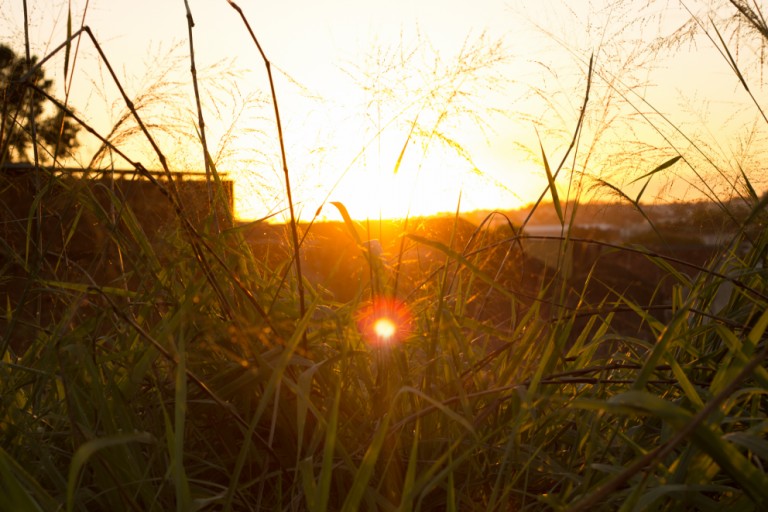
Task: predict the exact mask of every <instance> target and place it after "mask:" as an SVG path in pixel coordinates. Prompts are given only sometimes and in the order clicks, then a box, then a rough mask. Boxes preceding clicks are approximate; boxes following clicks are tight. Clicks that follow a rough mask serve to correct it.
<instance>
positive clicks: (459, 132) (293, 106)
mask: <svg viewBox="0 0 768 512" xmlns="http://www.w3.org/2000/svg"><path fill="white" fill-rule="evenodd" d="M51 3H53V4H54V7H51V6H50V5H51ZM86 3H87V5H88V8H87V10H86V8H85V7H86ZM19 4H20V3H19V2H11V1H9V0H0V12H2V13H3V14H2V15H0V27H1V28H2V30H1V31H0V34H3V36H2V37H0V42H6V43H11V44H12V45H13V46H14V47H16V48H21V46H20V45H21V43H22V41H23V38H22V37H23V26H22V24H21V6H20V5H19ZM28 4H29V6H30V19H31V20H32V22H31V24H30V37H31V40H32V47H33V49H34V51H35V52H36V53H37V54H39V55H43V54H45V53H46V52H47V51H49V49H50V48H52V47H54V46H56V45H57V44H58V43H59V42H61V41H63V39H64V37H65V34H66V20H67V3H66V2H50V1H45V2H43V1H38V2H35V1H30V2H28ZM239 4H240V5H241V7H242V8H243V10H244V11H245V13H246V15H247V16H248V18H249V21H250V22H251V24H252V26H253V28H254V30H255V32H256V35H257V37H258V38H259V41H260V43H261V45H262V47H263V49H264V51H265V52H266V54H267V56H268V58H269V59H270V60H271V62H272V63H273V65H274V69H275V70H276V86H277V89H276V90H277V94H278V101H279V106H280V108H281V114H282V117H283V123H284V135H285V143H286V148H287V160H288V167H289V171H290V173H291V179H292V186H293V190H294V198H295V200H296V202H297V211H298V212H299V213H300V215H301V217H302V219H304V220H309V219H310V218H311V217H312V216H314V214H315V212H316V211H317V210H318V208H320V207H322V210H321V216H322V217H324V218H337V215H336V212H335V210H334V208H333V207H332V206H330V205H328V204H327V203H325V201H340V202H342V203H344V204H345V205H346V206H347V209H348V210H349V211H350V213H351V214H352V216H353V217H356V218H366V217H370V218H378V217H379V215H381V216H384V217H390V216H402V215H406V214H409V213H410V214H411V215H423V214H429V213H435V212H439V211H454V210H455V209H456V208H457V205H458V204H459V200H460V201H461V203H460V207H461V209H462V210H472V209H493V208H499V209H504V208H514V207H517V206H520V205H521V204H522V203H527V202H531V201H533V200H535V199H536V198H537V197H538V196H539V194H541V192H542V191H543V190H544V189H545V188H546V185H547V180H546V175H545V172H544V168H543V164H542V159H541V151H540V148H539V140H540V141H541V143H542V145H543V147H544V149H545V151H546V154H547V157H548V160H549V162H550V164H551V165H552V166H556V165H557V164H558V163H559V162H560V160H561V158H562V155H563V152H564V149H565V147H567V145H568V143H569V142H570V136H571V134H572V131H573V129H574V127H575V124H576V120H577V118H578V114H579V109H580V106H581V102H582V101H583V94H584V89H585V76H586V69H587V67H586V62H587V60H588V59H589V56H590V54H591V53H592V52H595V54H596V57H597V62H598V68H597V69H598V71H599V73H598V74H596V76H595V77H594V80H593V89H592V92H591V94H590V108H589V109H588V116H587V122H586V124H585V130H584V132H583V134H582V137H581V139H580V141H579V146H578V152H576V153H575V160H573V159H571V160H568V162H567V164H566V169H564V171H563V172H562V173H561V174H560V175H559V176H558V181H557V182H558V188H559V190H560V193H561V196H565V195H566V194H567V193H568V192H569V190H570V191H571V193H573V190H574V188H573V186H574V185H575V184H576V183H577V182H578V181H579V178H580V177H581V176H582V173H583V175H584V176H587V177H588V178H594V177H600V178H602V179H604V180H606V181H609V182H610V183H612V184H615V185H619V186H626V187H627V189H626V190H627V191H628V193H629V192H631V193H632V194H634V193H636V192H637V191H638V190H639V188H640V187H641V186H642V183H639V184H634V185H630V184H629V183H630V182H631V180H632V178H634V177H637V176H640V175H642V174H644V173H647V172H649V171H650V170H652V169H653V167H654V166H655V165H658V164H660V163H661V162H663V161H665V160H666V159H668V158H669V157H671V156H674V155H675V154H676V153H675V149H673V146H674V148H676V149H677V150H678V151H681V152H683V153H684V154H686V157H688V154H690V159H691V161H692V162H693V161H696V162H699V161H701V160H702V157H701V155H699V154H698V150H697V148H696V147H692V146H691V144H690V143H689V142H688V141H687V140H686V139H685V138H684V137H681V136H680V134H679V133H678V132H676V130H675V129H674V128H672V127H669V126H665V125H664V123H663V121H662V120H661V119H660V118H659V117H658V116H657V115H655V114H653V113H652V111H651V108H650V107H649V106H648V105H645V104H643V103H642V102H641V101H639V100H638V97H637V96H633V95H634V94H635V93H637V94H639V95H642V96H643V97H645V98H646V99H647V100H648V101H649V102H650V103H651V104H652V105H653V107H655V108H657V109H659V110H661V111H662V112H663V113H664V114H665V115H666V116H667V117H668V119H671V120H673V121H674V123H675V126H677V127H678V128H682V129H683V130H684V131H685V132H686V133H687V134H689V135H690V136H696V137H701V138H703V139H706V140H707V141H708V142H707V144H708V147H707V150H708V151H710V152H712V154H713V155H714V157H712V158H713V160H714V161H715V162H716V163H717V168H714V167H711V166H710V164H707V163H704V164H701V165H702V166H703V167H697V172H698V174H699V175H700V176H699V177H697V176H696V175H695V174H692V173H691V172H690V171H689V170H686V169H685V168H684V166H682V165H681V166H678V168H675V169H670V173H669V174H665V175H664V176H661V175H660V176H656V177H654V178H653V181H652V182H651V186H650V187H649V188H648V189H647V192H646V194H647V195H646V196H645V197H647V198H648V199H651V198H653V197H658V198H660V199H667V200H674V199H679V198H688V197H694V196H696V194H698V193H700V192H701V191H703V192H707V186H710V185H713V183H714V182H712V181H711V180H710V179H709V178H708V177H709V176H710V174H712V173H714V175H715V176H725V177H726V178H728V177H729V175H728V172H731V171H730V170H729V169H733V168H734V165H735V164H737V163H749V162H750V158H752V160H753V161H752V164H755V161H757V160H758V159H756V158H754V153H755V151H756V150H755V148H756V147H760V144H759V142H760V141H761V140H762V139H761V132H762V131H764V129H763V125H762V124H758V125H756V126H757V128H756V130H755V131H752V132H750V130H749V127H750V126H755V125H753V124H750V123H754V121H755V118H756V110H755V109H754V108H753V107H751V106H750V105H749V103H748V101H747V100H748V98H746V97H745V95H744V94H743V90H742V89H740V88H739V87H738V83H737V81H736V80H735V78H734V77H733V74H732V73H731V72H730V71H729V69H728V66H727V64H726V63H725V61H724V60H723V59H722V58H721V57H719V56H718V54H717V53H716V51H715V50H714V48H713V45H712V43H710V42H708V41H707V40H706V39H702V38H700V39H698V44H697V46H696V47H695V48H692V49H691V48H690V47H689V46H685V47H684V48H683V49H682V50H681V51H679V52H678V53H676V54H675V55H674V56H673V55H672V54H671V53H670V52H666V51H665V52H661V53H659V52H655V51H653V50H654V49H653V48H652V43H653V42H654V41H655V40H656V38H657V36H658V35H659V34H668V33H670V32H671V31H672V30H673V29H674V28H676V27H678V26H680V24H682V23H683V21H684V20H685V19H686V17H687V15H686V14H685V12H684V10H683V9H682V7H681V4H680V3H678V2H672V1H664V2H655V3H652V4H651V5H650V6H649V7H644V6H646V4H647V2H639V1H638V2H631V1H630V2H627V1H623V2H617V1H605V2H588V1H586V0H585V1H578V2H573V1H571V2H565V1H550V0H546V1H543V2H536V5H535V8H533V7H532V6H533V3H532V2H524V1H518V2H509V1H500V0H484V1H483V2H466V1H457V0H454V1H445V0H442V1H438V0H421V1H419V2H413V1H412V0H411V1H407V0H393V1H390V2H379V3H371V2H359V1H353V0H331V1H326V2H317V1H309V0H289V1H281V2H276V1H273V0H258V1H246V0H241V1H240V2H239ZM71 5H72V12H73V15H74V17H73V25H74V26H75V27H77V26H79V24H80V23H81V20H82V17H83V14H84V13H85V16H86V23H88V24H89V25H90V26H91V27H92V28H93V30H94V33H95V34H96V36H97V38H98V40H99V42H100V44H101V45H102V46H103V49H104V51H105V53H106V54H107V56H108V58H109V59H110V61H111V63H112V65H113V67H114V68H115V69H116V71H117V72H118V74H119V76H120V79H121V81H122V82H123V85H124V86H125V87H126V89H127V90H128V91H129V94H130V95H132V96H133V97H134V98H136V97H139V98H140V101H138V102H137V104H141V105H144V110H142V115H143V116H146V118H145V121H146V122H148V123H150V124H157V125H162V126H164V127H165V128H166V130H164V131H159V132H158V133H157V137H158V141H160V143H161V146H162V148H163V151H164V152H165V153H166V156H168V157H169V159H170V161H171V162H172V165H173V167H174V168H176V169H199V168H202V164H201V162H202V160H201V158H202V157H201V155H202V150H201V148H200V144H199V143H196V142H195V138H196V135H195V128H194V122H195V121H196V118H197V114H196V111H195V105H194V97H193V96H192V86H191V83H190V81H189V67H190V66H189V60H188V55H189V41H188V32H187V25H186V18H185V9H184V2H182V1H176V2H170V1H153V2H149V1H146V0H137V1H133V2H114V1H113V0H90V1H89V2H86V0H73V1H72V2H71ZM189 6H190V9H191V12H192V15H193V17H194V20H195V22H196V26H195V29H194V32H193V35H194V38H195V51H196V57H197V66H198V69H199V72H200V75H201V87H202V91H203V104H204V108H205V116H206V124H207V130H206V135H207V136H208V141H209V148H210V151H211V153H212V154H213V155H214V156H215V157H216V158H217V162H218V167H219V169H221V170H225V171H229V172H230V173H231V174H232V176H234V177H235V178H236V180H237V187H236V196H237V205H236V208H237V212H238V214H239V215H241V216H243V217H248V218H254V217H260V216H264V215H268V214H270V213H274V212H279V211H282V210H283V209H284V208H285V201H284V198H285V193H284V182H283V177H282V171H281V163H280V159H279V151H278V149H277V144H276V134H275V123H274V116H273V113H272V110H271V106H270V105H269V104H268V99H269V97H268V94H267V93H268V89H267V84H266V81H265V77H266V74H265V72H264V67H263V65H262V62H261V60H260V57H259V55H258V52H257V51H256V49H255V47H254V45H253V44H252V43H251V42H250V40H249V38H248V35H247V33H246V31H245V29H244V27H243V25H242V23H241V22H240V20H239V18H238V17H237V14H236V13H235V11H234V10H233V9H232V8H231V7H230V6H229V5H228V4H227V2H226V1H225V0H221V1H213V0H190V1H189ZM691 6H692V9H693V10H694V11H696V9H697V8H698V9H701V8H700V7H698V6H697V4H695V3H692V4H691ZM696 12H699V11H696ZM628 20H629V21H628ZM497 43H498V44H499V45H500V46H499V47H498V48H496V49H495V50H494V49H493V48H494V45H495V44H497ZM748 49H749V48H748V47H747V46H746V45H744V46H743V47H742V48H741V51H742V54H743V55H744V54H746V55H748V54H749V52H748ZM742 58H744V57H742ZM744 62H745V64H746V63H749V62H750V61H748V60H746V59H745V58H744ZM462 65H463V67H462ZM48 69H49V73H50V74H51V75H54V76H56V78H57V86H58V89H57V94H58V95H60V96H62V97H63V96H64V91H63V83H64V80H63V77H62V76H61V75H62V70H63V61H62V60H61V59H58V60H53V61H52V62H51V64H50V66H49V68H48ZM617 77H618V78H617ZM754 78H755V79H756V80H757V79H759V76H757V75H755V77H754ZM757 81H758V83H757V84H754V86H755V87H757V89H756V90H757V91H758V92H759V87H758V86H759V80H757ZM153 84H154V85H153ZM148 93H150V94H148ZM624 95H627V96H626V98H628V99H631V101H632V102H633V103H632V104H631V105H630V104H628V103H627V101H626V99H624V98H622V96H624ZM70 103H71V104H72V105H73V106H74V107H75V108H76V109H77V110H78V112H81V113H82V114H83V115H84V117H86V118H87V119H88V121H89V123H91V124H92V125H93V126H94V127H95V128H97V129H98V130H99V131H100V132H101V133H104V134H107V133H109V132H110V130H111V128H112V126H113V125H114V124H115V123H116V121H117V119H119V117H120V115H121V111H122V110H124V105H123V104H122V103H121V102H120V100H119V98H118V97H117V94H116V90H115V88H114V86H113V85H112V84H111V83H110V82H109V80H108V77H107V76H106V72H105V70H104V66H103V63H101V62H100V59H99V58H98V57H97V56H96V54H95V52H94V51H93V48H92V47H91V46H90V43H85V42H84V43H83V45H82V48H81V52H80V54H79V60H78V63H77V67H76V68H75V74H74V80H73V86H72V92H71V94H70ZM638 112H640V113H642V114H645V115H646V119H645V120H643V116H641V115H639V113H638ZM649 121H651V122H653V123H654V124H655V126H656V128H651V127H650V126H649ZM750 134H752V136H753V138H752V139H750V138H749V137H750ZM724 135H727V137H726V136H724ZM81 140H83V143H84V150H83V156H82V160H83V161H84V162H87V161H88V160H89V159H90V157H91V155H92V153H93V152H94V150H95V149H94V148H95V145H94V144H93V142H92V141H88V140H86V137H81ZM121 147H125V148H127V149H128V151H129V152H130V153H131V155H132V156H133V157H134V158H136V159H138V160H141V161H142V162H146V163H148V164H149V165H147V166H148V167H150V166H152V165H156V163H153V158H154V157H153V155H152V153H151V152H150V151H148V150H147V148H146V144H143V143H142V142H141V140H140V139H139V138H138V137H135V136H132V137H127V136H126V137H125V138H124V139H123V140H122V141H121ZM697 147H698V148H702V147H704V146H703V143H702V144H700V145H698V146H697ZM404 148H405V149H404ZM651 148H656V149H653V150H652V149H651ZM401 154H402V158H401ZM398 161H399V165H398ZM118 165H119V164H118ZM697 165H698V164H697ZM708 166H709V167H708ZM396 168H397V172H395V169H396ZM571 169H573V170H575V171H576V172H575V173H570V172H569V171H570V170H571ZM755 172H756V173H757V176H756V177H755V180H756V181H759V180H760V179H761V176H762V175H763V174H764V172H763V171H762V169H758V170H756V171H755ZM675 173H677V174H679V175H680V176H677V175H676V174H675ZM727 181H728V180H727V179H725V182H727ZM588 183H592V182H591V181H590V182H588ZM713 186H715V185H713ZM720 186H721V187H724V188H722V189H720V188H717V189H714V191H715V192H716V193H725V192H726V191H727V184H722V185H720ZM569 187H570V188H569ZM697 190H698V191H699V192H697ZM710 193H712V192H710ZM323 205H324V206H323ZM326 216H327V217H326Z"/></svg>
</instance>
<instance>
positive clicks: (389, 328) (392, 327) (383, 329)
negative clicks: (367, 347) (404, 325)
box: [373, 317, 397, 341]
mask: <svg viewBox="0 0 768 512" xmlns="http://www.w3.org/2000/svg"><path fill="white" fill-rule="evenodd" d="M373 331H374V332H375V333H376V336H378V337H379V338H381V339H382V340H385V341H386V340H389V339H390V338H392V336H394V335H395V333H396V332H397V325H396V324H395V322H393V321H392V319H390V318H387V317H382V318H379V319H378V320H376V321H375V322H374V323H373Z"/></svg>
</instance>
